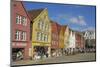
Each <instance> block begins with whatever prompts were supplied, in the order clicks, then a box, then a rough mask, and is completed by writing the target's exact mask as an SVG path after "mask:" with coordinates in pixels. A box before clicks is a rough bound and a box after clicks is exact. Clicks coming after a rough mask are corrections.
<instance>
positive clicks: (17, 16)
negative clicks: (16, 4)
mask: <svg viewBox="0 0 100 67" xmlns="http://www.w3.org/2000/svg"><path fill="white" fill-rule="evenodd" d="M19 18H20V17H19V15H16V24H19Z"/></svg>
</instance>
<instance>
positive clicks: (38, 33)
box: [37, 32, 41, 40]
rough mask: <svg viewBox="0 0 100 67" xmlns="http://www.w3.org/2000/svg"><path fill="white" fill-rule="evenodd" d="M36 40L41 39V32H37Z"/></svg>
mask: <svg viewBox="0 0 100 67" xmlns="http://www.w3.org/2000/svg"><path fill="white" fill-rule="evenodd" d="M37 40H41V33H40V32H37Z"/></svg>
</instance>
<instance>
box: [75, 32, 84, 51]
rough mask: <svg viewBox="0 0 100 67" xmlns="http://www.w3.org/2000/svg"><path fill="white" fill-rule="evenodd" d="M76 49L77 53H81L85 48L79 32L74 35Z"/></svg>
mask: <svg viewBox="0 0 100 67" xmlns="http://www.w3.org/2000/svg"><path fill="white" fill-rule="evenodd" d="M75 40H76V49H77V51H79V52H83V51H84V48H85V40H84V37H83V35H82V33H81V32H76V33H75Z"/></svg>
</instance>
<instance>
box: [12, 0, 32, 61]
mask: <svg viewBox="0 0 100 67" xmlns="http://www.w3.org/2000/svg"><path fill="white" fill-rule="evenodd" d="M11 8H12V9H11V15H12V16H11V18H12V19H11V45H12V59H13V60H21V59H29V58H30V57H31V40H30V19H29V16H28V14H27V12H26V10H25V8H24V6H23V3H22V2H21V1H14V0H13V1H12V3H11Z"/></svg>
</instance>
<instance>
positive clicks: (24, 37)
mask: <svg viewBox="0 0 100 67" xmlns="http://www.w3.org/2000/svg"><path fill="white" fill-rule="evenodd" d="M22 40H23V41H26V32H22Z"/></svg>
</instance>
